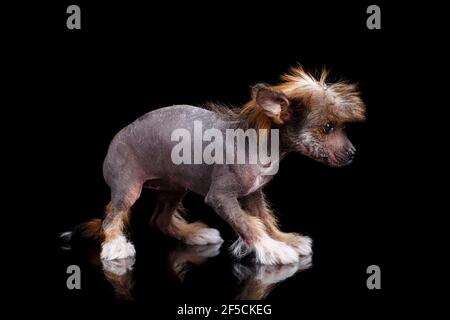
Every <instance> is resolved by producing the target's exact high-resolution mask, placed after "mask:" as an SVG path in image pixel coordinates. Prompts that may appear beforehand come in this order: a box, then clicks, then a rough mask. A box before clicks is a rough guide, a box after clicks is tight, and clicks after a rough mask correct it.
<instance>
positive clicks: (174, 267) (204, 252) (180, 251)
mask: <svg viewBox="0 0 450 320" xmlns="http://www.w3.org/2000/svg"><path fill="white" fill-rule="evenodd" d="M220 246H221V244H220V243H218V244H210V245H205V246H192V245H185V246H177V247H176V248H175V249H173V250H172V251H170V252H169V255H168V258H167V260H168V263H169V269H170V270H171V271H172V272H173V274H174V275H175V276H176V277H177V278H178V279H179V280H180V281H181V282H183V281H184V277H185V276H186V273H187V272H188V271H189V270H190V269H191V267H192V266H199V265H202V264H203V263H205V262H206V261H207V260H208V259H209V258H212V257H215V256H217V255H218V254H219V253H220Z"/></svg>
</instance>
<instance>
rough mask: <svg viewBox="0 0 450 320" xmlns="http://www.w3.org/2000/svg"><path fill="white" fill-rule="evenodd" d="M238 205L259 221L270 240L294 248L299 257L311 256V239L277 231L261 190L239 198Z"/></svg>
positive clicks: (276, 225)
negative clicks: (272, 239) (281, 242)
mask: <svg viewBox="0 0 450 320" xmlns="http://www.w3.org/2000/svg"><path fill="white" fill-rule="evenodd" d="M240 203H241V205H242V208H243V209H244V210H245V211H246V212H248V213H249V214H251V215H253V216H256V217H258V218H259V219H261V221H262V222H263V224H264V226H265V227H266V230H267V232H268V233H269V235H270V236H271V237H272V238H274V239H276V240H278V241H283V242H285V243H287V244H288V245H290V246H292V247H294V248H295V250H296V251H297V252H298V254H300V255H309V254H311V252H312V250H311V245H312V240H311V238H309V237H307V236H302V235H300V234H298V233H294V232H292V233H286V232H282V231H281V230H280V229H279V227H278V221H277V218H276V217H275V215H274V214H273V211H272V209H271V208H270V206H269V204H268V203H267V201H266V199H265V197H264V193H263V192H262V190H258V191H256V192H254V193H252V194H249V195H247V196H245V197H243V198H241V199H240Z"/></svg>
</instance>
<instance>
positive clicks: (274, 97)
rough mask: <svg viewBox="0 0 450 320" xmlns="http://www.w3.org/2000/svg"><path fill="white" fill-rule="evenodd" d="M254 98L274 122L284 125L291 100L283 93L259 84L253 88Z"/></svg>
mask: <svg viewBox="0 0 450 320" xmlns="http://www.w3.org/2000/svg"><path fill="white" fill-rule="evenodd" d="M252 98H253V101H254V102H255V103H256V104H257V105H258V106H259V107H260V108H261V109H262V110H263V112H264V113H265V114H266V116H268V117H269V118H271V119H272V121H273V122H275V123H277V124H282V123H283V121H284V120H285V118H286V115H287V108H288V106H289V99H288V98H287V97H286V95H285V94H284V93H283V92H281V91H277V90H274V89H272V88H271V87H269V86H267V85H265V84H262V83H259V84H257V85H255V86H253V88H252Z"/></svg>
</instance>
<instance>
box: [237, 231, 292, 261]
mask: <svg viewBox="0 0 450 320" xmlns="http://www.w3.org/2000/svg"><path fill="white" fill-rule="evenodd" d="M230 249H231V252H232V254H233V255H234V256H236V257H238V258H241V257H243V256H245V255H247V254H248V253H250V252H253V253H254V254H255V258H256V262H257V263H260V264H266V265H276V264H290V263H297V262H298V261H299V256H298V253H297V251H296V250H295V249H294V247H291V246H289V245H288V244H286V243H284V242H281V241H278V240H275V239H272V238H271V237H269V236H268V235H267V234H263V235H262V236H260V238H259V239H258V240H257V241H256V242H255V243H254V244H253V246H252V247H249V246H248V245H247V244H246V243H245V242H244V241H243V240H242V239H241V238H239V239H238V240H237V241H236V242H235V243H233V245H232V246H231V248H230Z"/></svg>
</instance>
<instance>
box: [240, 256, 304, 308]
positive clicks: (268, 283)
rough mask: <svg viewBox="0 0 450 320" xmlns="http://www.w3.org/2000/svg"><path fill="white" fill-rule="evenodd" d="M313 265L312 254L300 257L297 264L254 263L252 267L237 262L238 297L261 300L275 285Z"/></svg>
mask: <svg viewBox="0 0 450 320" xmlns="http://www.w3.org/2000/svg"><path fill="white" fill-rule="evenodd" d="M311 265H312V258H311V256H310V255H309V256H304V257H300V260H299V261H298V262H297V263H295V264H287V265H275V266H274V265H272V266H268V265H258V264H257V265H254V266H250V267H246V266H243V265H242V264H238V263H237V264H235V265H234V267H233V273H234V275H235V276H236V277H237V278H238V279H239V282H240V286H239V290H238V294H237V296H236V299H238V300H260V299H264V298H266V297H267V295H268V294H269V293H270V292H271V291H272V290H273V289H274V288H275V286H276V285H277V284H278V283H280V282H282V281H284V280H286V279H287V278H289V277H292V276H293V275H294V274H295V273H297V272H299V271H303V270H306V269H308V268H310V267H311Z"/></svg>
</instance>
